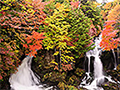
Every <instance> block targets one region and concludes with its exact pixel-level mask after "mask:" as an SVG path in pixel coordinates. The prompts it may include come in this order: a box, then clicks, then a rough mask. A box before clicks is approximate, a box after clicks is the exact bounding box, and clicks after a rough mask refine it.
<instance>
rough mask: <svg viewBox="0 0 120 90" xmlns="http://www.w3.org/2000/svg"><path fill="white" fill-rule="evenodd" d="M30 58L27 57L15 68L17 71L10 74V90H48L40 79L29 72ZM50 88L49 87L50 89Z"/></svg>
mask: <svg viewBox="0 0 120 90" xmlns="http://www.w3.org/2000/svg"><path fill="white" fill-rule="evenodd" d="M31 62H32V57H30V56H27V57H25V58H24V60H23V61H22V64H21V65H20V66H19V67H18V68H17V69H18V71H16V73H14V74H12V75H11V77H10V79H9V82H10V87H11V90H48V89H49V88H45V87H44V86H43V85H42V84H41V82H40V77H38V76H37V77H36V75H35V74H34V73H33V71H32V70H31ZM50 88H51V87H50Z"/></svg>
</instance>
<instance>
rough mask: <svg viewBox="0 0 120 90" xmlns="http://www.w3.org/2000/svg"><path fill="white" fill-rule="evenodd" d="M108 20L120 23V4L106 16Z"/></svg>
mask: <svg viewBox="0 0 120 90" xmlns="http://www.w3.org/2000/svg"><path fill="white" fill-rule="evenodd" d="M107 18H108V20H116V21H117V20H118V22H120V20H119V19H120V4H117V5H116V6H115V7H114V8H113V9H112V10H111V11H110V12H109V14H108V16H107Z"/></svg>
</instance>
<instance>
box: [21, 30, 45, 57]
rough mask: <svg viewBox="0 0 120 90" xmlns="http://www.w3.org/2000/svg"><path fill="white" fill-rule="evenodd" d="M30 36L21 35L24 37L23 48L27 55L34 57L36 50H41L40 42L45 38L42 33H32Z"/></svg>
mask: <svg viewBox="0 0 120 90" xmlns="http://www.w3.org/2000/svg"><path fill="white" fill-rule="evenodd" d="M31 34H32V35H27V34H23V36H24V37H25V41H26V42H27V44H23V47H25V48H27V49H29V51H30V52H29V53H28V54H27V55H30V56H35V54H37V50H40V49H42V45H41V44H42V40H43V39H44V38H45V36H43V35H44V33H38V32H36V31H33V32H32V33H31Z"/></svg>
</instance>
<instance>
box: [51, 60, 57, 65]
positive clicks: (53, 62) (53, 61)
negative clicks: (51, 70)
mask: <svg viewBox="0 0 120 90" xmlns="http://www.w3.org/2000/svg"><path fill="white" fill-rule="evenodd" d="M50 63H51V64H55V65H58V63H57V62H55V60H52V61H51V62H50Z"/></svg>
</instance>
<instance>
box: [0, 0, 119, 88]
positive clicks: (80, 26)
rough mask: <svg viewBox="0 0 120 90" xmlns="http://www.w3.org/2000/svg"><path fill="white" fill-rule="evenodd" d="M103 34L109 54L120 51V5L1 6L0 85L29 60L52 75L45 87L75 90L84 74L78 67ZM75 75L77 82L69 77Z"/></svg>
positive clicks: (68, 1)
mask: <svg viewBox="0 0 120 90" xmlns="http://www.w3.org/2000/svg"><path fill="white" fill-rule="evenodd" d="M104 24H105V25H104ZM100 33H102V35H103V36H102V38H103V40H102V41H101V44H100V45H101V47H102V48H103V49H104V50H105V51H110V50H112V49H116V48H117V47H120V46H119V45H120V1H119V0H114V2H108V3H104V4H101V5H100V4H99V3H97V2H96V1H95V0H80V1H79V0H0V80H4V78H5V77H7V76H9V75H10V74H12V73H14V71H15V70H16V68H17V67H18V66H19V65H20V63H21V57H22V56H26V55H29V56H34V60H35V62H38V63H37V64H38V66H37V69H40V70H48V71H47V72H44V76H43V81H45V80H49V81H50V82H57V85H58V87H59V88H61V89H62V90H64V89H63V88H68V89H69V88H71V87H72V88H74V90H75V89H76V86H77V85H78V83H79V80H77V79H79V78H80V77H81V76H82V74H84V70H83V69H81V68H80V67H76V65H77V64H78V63H79V61H80V60H81V58H83V57H84V54H85V52H87V51H89V50H91V49H93V48H94V47H92V45H93V44H94V42H93V39H94V37H96V36H98V35H99V34H100ZM72 70H75V72H74V73H75V74H76V76H75V75H74V76H72V75H71V76H69V77H67V75H68V73H69V71H72ZM53 77H54V78H53ZM75 80H76V81H75ZM71 90H72V89H71Z"/></svg>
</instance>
